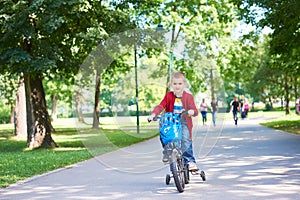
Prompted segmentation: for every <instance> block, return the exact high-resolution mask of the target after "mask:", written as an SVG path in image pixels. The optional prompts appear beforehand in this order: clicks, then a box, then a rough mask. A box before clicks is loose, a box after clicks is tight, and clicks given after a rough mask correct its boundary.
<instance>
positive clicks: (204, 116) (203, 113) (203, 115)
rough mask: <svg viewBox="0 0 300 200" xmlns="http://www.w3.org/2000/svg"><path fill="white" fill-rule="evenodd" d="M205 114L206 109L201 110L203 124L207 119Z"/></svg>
mask: <svg viewBox="0 0 300 200" xmlns="http://www.w3.org/2000/svg"><path fill="white" fill-rule="evenodd" d="M206 114H207V111H201V115H202V122H203V124H204V123H205V122H206V121H207V117H206Z"/></svg>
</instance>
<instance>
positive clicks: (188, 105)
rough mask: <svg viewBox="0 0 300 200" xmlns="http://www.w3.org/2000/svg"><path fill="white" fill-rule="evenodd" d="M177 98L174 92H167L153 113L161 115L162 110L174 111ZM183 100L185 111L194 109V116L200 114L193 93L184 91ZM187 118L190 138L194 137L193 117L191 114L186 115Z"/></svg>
mask: <svg viewBox="0 0 300 200" xmlns="http://www.w3.org/2000/svg"><path fill="white" fill-rule="evenodd" d="M175 98H176V96H175V94H174V93H173V92H167V93H166V95H165V97H164V98H163V100H162V101H161V102H160V104H159V105H158V106H156V107H155V108H154V109H153V111H152V113H153V114H155V115H159V114H160V113H161V112H162V111H165V112H173V109H174V102H175ZM181 102H182V105H183V108H184V110H185V111H188V110H194V112H195V114H194V116H197V115H198V109H197V108H196V105H195V102H194V97H193V95H192V94H190V93H187V92H185V91H184V92H183V94H182V97H181ZM185 119H186V122H187V127H188V129H189V133H190V138H191V139H192V129H193V121H192V118H191V117H190V116H187V115H185Z"/></svg>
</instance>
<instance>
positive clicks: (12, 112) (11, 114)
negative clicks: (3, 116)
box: [9, 103, 16, 124]
mask: <svg viewBox="0 0 300 200" xmlns="http://www.w3.org/2000/svg"><path fill="white" fill-rule="evenodd" d="M15 111H16V106H15V104H14V103H12V104H11V105H10V120H9V123H11V124H13V123H14V122H15Z"/></svg>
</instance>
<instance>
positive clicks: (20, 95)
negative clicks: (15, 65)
mask: <svg viewBox="0 0 300 200" xmlns="http://www.w3.org/2000/svg"><path fill="white" fill-rule="evenodd" d="M15 135H16V136H18V137H24V138H26V135H27V124H26V99H25V87H24V75H23V73H21V75H20V79H19V84H18V90H17V98H16V112H15Z"/></svg>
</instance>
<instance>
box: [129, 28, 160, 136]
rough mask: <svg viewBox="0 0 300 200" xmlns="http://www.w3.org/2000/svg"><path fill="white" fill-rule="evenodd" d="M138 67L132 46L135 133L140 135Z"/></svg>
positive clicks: (135, 50) (135, 48)
mask: <svg viewBox="0 0 300 200" xmlns="http://www.w3.org/2000/svg"><path fill="white" fill-rule="evenodd" d="M163 30H164V28H163V26H162V25H161V24H158V25H157V28H156V31H163ZM137 68H138V66H137V46H136V44H134V72H135V103H136V132H137V134H139V133H140V110H139V85H138V69H137Z"/></svg>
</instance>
